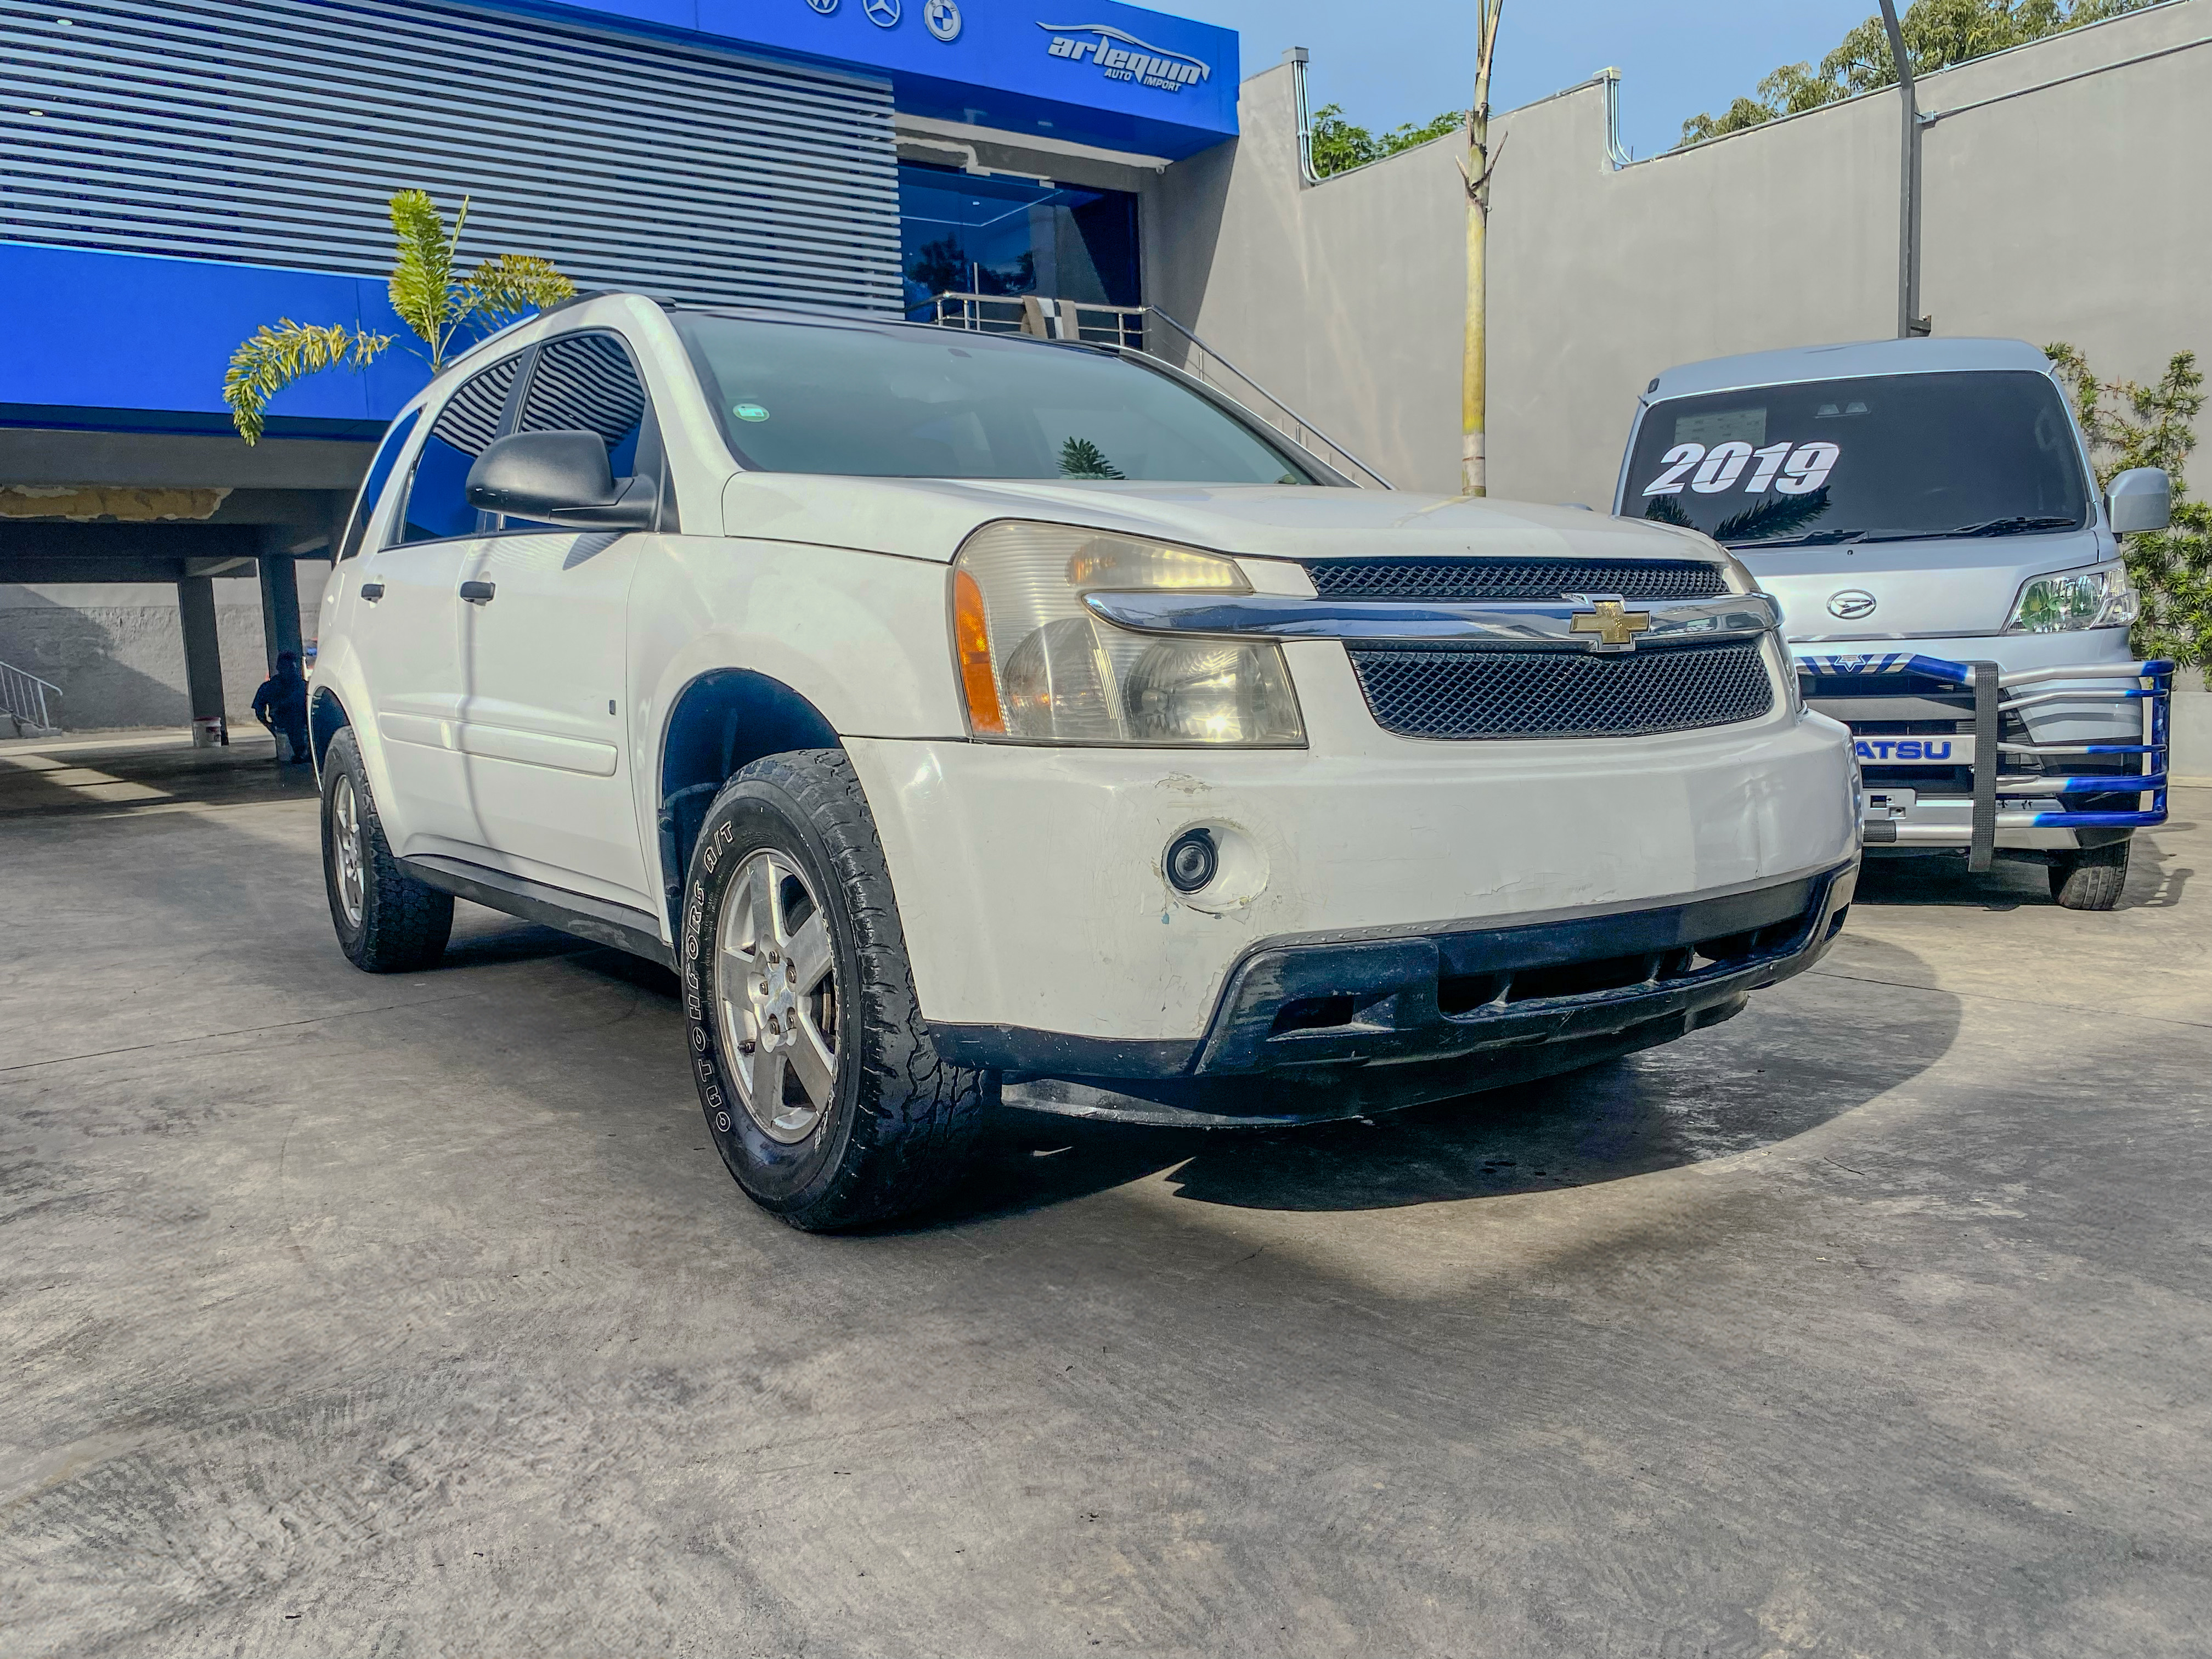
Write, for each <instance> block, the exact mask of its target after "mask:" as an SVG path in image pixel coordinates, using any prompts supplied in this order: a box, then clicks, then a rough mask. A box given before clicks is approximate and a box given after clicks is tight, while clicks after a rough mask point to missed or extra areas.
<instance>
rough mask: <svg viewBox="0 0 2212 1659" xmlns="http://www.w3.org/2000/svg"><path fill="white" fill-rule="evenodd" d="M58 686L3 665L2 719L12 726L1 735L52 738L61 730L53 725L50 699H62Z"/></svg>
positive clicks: (0, 670) (0, 689) (0, 666)
mask: <svg viewBox="0 0 2212 1659" xmlns="http://www.w3.org/2000/svg"><path fill="white" fill-rule="evenodd" d="M61 694H62V689H61V687H59V686H58V685H54V684H50V683H49V682H47V681H46V680H42V679H40V678H39V677H38V676H37V675H36V674H28V673H26V672H24V671H23V670H21V669H20V668H15V667H12V666H10V665H9V664H7V663H4V662H0V719H4V720H6V721H7V722H8V725H7V726H4V727H0V734H4V735H8V736H12V737H18V738H51V737H52V736H54V735H55V734H56V733H57V732H59V731H60V729H61V728H60V727H59V726H56V725H55V724H54V723H53V720H52V715H51V711H50V710H49V708H47V699H48V698H50V697H58V696H61Z"/></svg>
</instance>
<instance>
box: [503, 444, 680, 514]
mask: <svg viewBox="0 0 2212 1659" xmlns="http://www.w3.org/2000/svg"><path fill="white" fill-rule="evenodd" d="M658 493H659V492H658V491H656V490H655V489H653V481H652V480H651V479H649V478H642V477H638V478H624V479H623V480H621V481H620V483H617V481H616V478H615V476H614V473H613V471H612V470H611V468H610V467H609V466H608V465H607V445H606V440H605V439H604V438H602V437H600V436H599V434H598V433H596V432H517V433H513V434H511V435H508V436H507V437H504V438H501V439H498V440H497V441H495V442H494V443H493V444H492V446H491V447H489V449H487V450H485V451H484V453H483V454H481V455H479V456H477V459H476V465H473V466H471V468H470V469H469V481H468V485H467V489H466V494H467V495H468V500H469V505H470V506H471V507H480V508H482V509H483V511H484V512H487V513H511V514H513V516H514V517H516V518H520V519H537V520H542V521H543V522H544V523H547V524H557V525H564V526H565V525H573V526H575V527H576V528H577V529H579V530H646V529H650V528H651V527H652V525H653V507H654V501H655V498H656V496H657V495H658Z"/></svg>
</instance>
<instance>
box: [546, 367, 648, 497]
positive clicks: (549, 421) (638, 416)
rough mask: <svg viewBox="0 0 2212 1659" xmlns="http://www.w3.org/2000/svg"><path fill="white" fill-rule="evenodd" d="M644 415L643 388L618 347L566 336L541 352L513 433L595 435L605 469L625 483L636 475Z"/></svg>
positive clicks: (635, 371) (633, 369)
mask: <svg viewBox="0 0 2212 1659" xmlns="http://www.w3.org/2000/svg"><path fill="white" fill-rule="evenodd" d="M645 410H646V399H645V387H644V386H642V385H641V383H640V382H639V380H638V378H637V370H636V369H635V368H634V367H632V366H631V363H630V360H629V352H628V351H626V350H624V349H623V343H622V342H621V341H620V340H617V339H616V338H615V337H613V336H612V335H611V334H569V335H564V336H562V337H561V338H560V339H557V340H550V341H548V342H547V343H545V344H544V346H543V347H541V348H540V349H539V350H538V367H537V368H535V369H533V370H532V371H531V375H530V394H529V396H528V397H526V398H524V399H523V404H522V419H521V420H520V422H518V423H517V424H516V426H515V428H514V429H515V430H516V431H518V432H596V433H598V434H599V436H600V437H601V438H603V439H605V441H606V446H607V465H608V466H609V467H610V468H611V470H612V471H613V472H614V475H615V477H617V478H626V477H629V476H630V475H631V474H632V473H634V472H635V471H637V444H638V436H639V435H640V433H641V431H642V430H643V429H644V426H645Z"/></svg>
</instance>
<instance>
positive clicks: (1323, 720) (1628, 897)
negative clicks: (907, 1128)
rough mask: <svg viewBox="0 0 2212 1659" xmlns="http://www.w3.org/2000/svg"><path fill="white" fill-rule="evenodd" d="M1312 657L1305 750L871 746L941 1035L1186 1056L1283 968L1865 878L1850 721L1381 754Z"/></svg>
mask: <svg viewBox="0 0 2212 1659" xmlns="http://www.w3.org/2000/svg"><path fill="white" fill-rule="evenodd" d="M1286 649H1287V650H1288V651H1289V652H1290V653H1291V655H1292V658H1293V661H1292V667H1293V672H1294V676H1295V678H1296V680H1297V685H1298V689H1299V696H1300V699H1301V702H1302V704H1303V706H1304V710H1305V714H1306V720H1307V725H1308V730H1309V734H1310V739H1311V744H1312V746H1311V747H1310V749H1306V750H1274V751H1267V750H1241V751H1238V750H1227V751H1210V752H1194V751H1190V750H1181V751H1176V750H1134V749H1121V750H1117V749H1090V750H1077V749H1052V748H1046V747H1027V746H1022V745H1014V744H974V743H965V742H960V741H957V740H921V739H915V740H909V739H898V738H863V737H854V736H848V738H846V740H845V747H846V752H847V754H848V756H849V757H850V758H851V760H852V763H853V766H854V771H855V773H856V774H857V775H858V776H859V779H860V784H861V787H862V788H863V790H864V791H865V792H866V795H867V798H868V801H869V805H870V807H871V809H872V813H873V815H874V817H875V819H876V824H877V829H878V833H879V834H880V836H881V837H882V840H883V845H884V857H885V861H886V863H887V865H888V866H889V868H890V876H891V880H892V884H893V886H894V889H895V890H896V893H897V896H898V903H899V914H900V921H901V923H902V927H903V931H904V935H905V941H906V947H907V952H908V961H909V963H910V964H911V966H912V970H913V975H914V981H915V990H916V993H917V995H918V997H919V1000H920V1002H921V1012H922V1013H923V1015H924V1017H925V1018H927V1019H928V1020H930V1021H932V1022H933V1023H934V1024H937V1025H939V1026H941V1027H980V1028H1000V1027H1003V1028H1007V1029H1009V1030H1022V1031H1030V1032H1040V1033H1049V1034H1054V1035H1056V1036H1066V1037H1069V1038H1076V1039H1096V1040H1097V1041H1099V1042H1103V1043H1108V1044H1118V1045H1125V1046H1127V1048H1128V1049H1129V1051H1130V1052H1131V1053H1132V1054H1142V1053H1145V1052H1146V1051H1148V1050H1149V1049H1150V1048H1152V1045H1159V1044H1169V1045H1180V1047H1181V1049H1182V1052H1183V1053H1184V1054H1188V1050H1189V1048H1190V1045H1192V1044H1194V1043H1195V1042H1199V1041H1200V1039H1201V1038H1203V1037H1204V1036H1206V1032H1207V1030H1208V1025H1209V1022H1210V1021H1211V1019H1212V1016H1213V1012H1214V1010H1215V1009H1216V1007H1217V1006H1218V1004H1219V1002H1220V999H1221V996H1222V993H1223V989H1224V987H1225V986H1226V984H1227V983H1228V980H1229V976H1230V974H1231V970H1232V969H1235V968H1236V966H1237V963H1239V962H1241V961H1242V960H1243V959H1244V958H1245V957H1246V955H1247V954H1248V952H1249V951H1252V950H1253V949H1255V947H1257V946H1259V945H1261V944H1263V943H1264V942H1267V941H1269V940H1280V939H1304V938H1310V937H1312V936H1316V935H1328V936H1332V937H1344V938H1347V939H1349V938H1352V937H1354V936H1357V935H1361V934H1365V933H1373V932H1374V931H1375V930H1377V929H1385V930H1389V929H1395V930H1401V931H1407V932H1417V933H1418V932H1429V933H1433V932H1437V931H1439V925H1440V923H1442V924H1444V925H1445V926H1446V927H1449V928H1450V929H1480V928H1487V927H1512V926H1516V925H1517V924H1519V923H1521V922H1523V921H1527V920H1528V919H1529V918H1531V917H1541V916H1547V915H1575V914H1586V913H1590V912H1595V911H1624V910H1632V909H1638V908H1645V907H1649V906H1653V905H1661V904H1665V903H1668V902H1677V901H1678V900H1679V897H1680V896H1682V895H1704V894H1714V893H1728V892H1737V891H1742V890H1748V889H1750V888H1753V887H1758V886H1764V885H1770V884H1774V883H1777V882H1783V881H1790V880H1796V879H1798V878H1802V877H1805V876H1807V875H1808V874H1809V873H1811V872H1816V871H1821V870H1828V869H1832V868H1834V867H1836V866H1838V864H1840V863H1843V862H1844V861H1846V860H1850V859H1852V858H1853V857H1855V856H1856V855H1857V843H1858V824H1857V807H1856V805H1855V803H1854V800H1853V797H1852V788H1851V762H1850V754H1849V750H1848V746H1847V741H1846V738H1845V735H1844V732H1843V731H1842V729H1841V728H1840V727H1838V726H1836V725H1835V724H1833V723H1832V721H1829V720H1823V719H1820V718H1818V717H1799V716H1796V715H1794V714H1791V713H1790V712H1789V711H1787V710H1786V709H1784V708H1778V709H1777V710H1776V712H1775V714H1774V715H1773V716H1772V717H1771V718H1770V719H1767V720H1761V721H1759V722H1756V723H1754V724H1751V725H1747V726H1735V727H1717V728H1713V729H1711V730H1705V731H1698V732H1679V733H1672V734H1668V735H1666V736H1662V737H1652V738H1635V739H1623V740H1609V739H1576V740H1564V741H1557V742H1553V741H1524V742H1515V743H1510V744H1508V743H1465V744H1457V743H1455V744H1443V743H1424V742H1418V741H1413V740H1408V739H1406V738H1395V737H1392V736H1390V735H1389V734H1388V733H1385V732H1382V731H1380V730H1379V729H1378V728H1377V727H1376V725H1375V723H1374V721H1373V720H1372V719H1371V718H1370V716H1369V714H1368V713H1367V710H1366V708H1365V705H1364V702H1363V701H1362V700H1361V698H1360V696H1359V691H1358V685H1357V683H1356V682H1355V680H1354V679H1353V677H1352V669H1351V666H1350V664H1349V662H1348V660H1347V659H1346V654H1345V653H1344V651H1343V649H1342V647H1340V646H1337V645H1334V644H1333V643H1327V642H1322V643H1314V644H1303V643H1300V642H1293V643H1291V645H1290V646H1289V647H1286ZM1302 657H1303V658H1305V659H1304V660H1302V659H1301V658H1302ZM1200 826H1203V827H1206V828H1209V829H1212V830H1213V831H1215V832H1216V833H1217V834H1218V836H1220V837H1221V840H1222V844H1223V847H1224V849H1225V857H1224V867H1225V871H1226V870H1228V869H1229V866H1230V865H1231V859H1230V858H1229V856H1228V854H1229V853H1230V852H1231V850H1233V851H1235V852H1236V854H1237V856H1238V859H1239V860H1242V862H1241V863H1239V864H1238V866H1237V868H1236V870H1234V871H1233V872H1231V873H1232V874H1234V875H1235V876H1236V877H1237V886H1236V889H1235V890H1232V891H1227V892H1223V893H1215V892H1213V891H1212V890H1208V891H1207V892H1206V893H1202V894H1200V895H1199V896H1196V897H1194V898H1188V899H1187V898H1184V897H1182V896H1178V895H1177V894H1176V892H1174V891H1173V890H1171V889H1170V886H1169V885H1168V884H1167V882H1166V881H1165V879H1164V877H1163V875H1162V872H1161V867H1160V866H1161V861H1162V857H1163V854H1164V852H1165V850H1166V848H1167V847H1168V845H1169V843H1170V842H1171V841H1173V840H1174V839H1175V838H1176V836H1180V835H1182V833H1183V832H1184V831H1186V830H1188V829H1192V828H1194V827H1200ZM1447 919H1448V921H1447ZM1116 1069H1119V1068H1116ZM1170 1069H1172V1068H1170Z"/></svg>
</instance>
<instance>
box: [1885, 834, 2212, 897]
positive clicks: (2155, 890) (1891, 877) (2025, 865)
mask: <svg viewBox="0 0 2212 1659" xmlns="http://www.w3.org/2000/svg"><path fill="white" fill-rule="evenodd" d="M2172 828H2174V829H2193V828H2195V825H2193V824H2191V823H2179V822H2177V823H2173V824H2172ZM2196 873H2197V872H2196V871H2194V870H2193V869H2189V868H2186V867H2177V866H2175V865H2174V864H2173V862H2172V860H2171V858H2169V857H2168V856H2167V855H2166V853H2164V852H2163V851H2162V850H2161V849H2160V846H2159V843H2158V841H2157V839H2156V837H2155V836H2154V835H2152V834H2142V833H2139V834H2137V835H2136V838H2135V847H2134V850H2133V851H2132V852H2131V853H2130V855H2129V860H2128V885H2127V891H2126V893H2125V895H2124V896H2123V897H2122V898H2121V900H2120V908H2122V909H2124V910H2132V909H2135V908H2138V907H2151V908H2160V909H2163V908H2170V907H2171V906H2173V905H2176V904H2179V902H2181V894H2182V890H2183V889H2184V888H2185V887H2186V886H2187V885H2188V884H2189V878H2191V876H2193V875H2195V874H2196ZM1853 902H1855V903H1857V904H1862V905H1875V904H1894V905H1948V906H1951V907H1954V908H1964V907H1966V906H1969V905H1978V906H1979V907H1980V908H1983V909H1984V910H2018V909H2022V908H2028V909H2033V908H2051V909H2055V908H2057V900H2056V899H2054V898H2053V897H2052V896H2051V879H2050V873H2049V866H2046V865H2045V864H2044V863H2043V862H2042V861H2041V860H2039V859H2027V858H2002V857H2000V858H1998V859H1997V860H1995V861H1994V862H1993V863H1992V864H1991V865H1990V868H1989V869H1988V871H1986V872H1984V873H1983V874H1981V875H1971V874H1969V873H1968V872H1967V870H1966V860H1965V859H1963V858H1957V857H1950V856H1946V855H1942V854H1929V855H1919V856H1905V857H1869V859H1868V860H1866V862H1865V863H1864V864H1863V866H1860V870H1859V885H1858V894H1857V898H1856V899H1854V901H1853Z"/></svg>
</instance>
